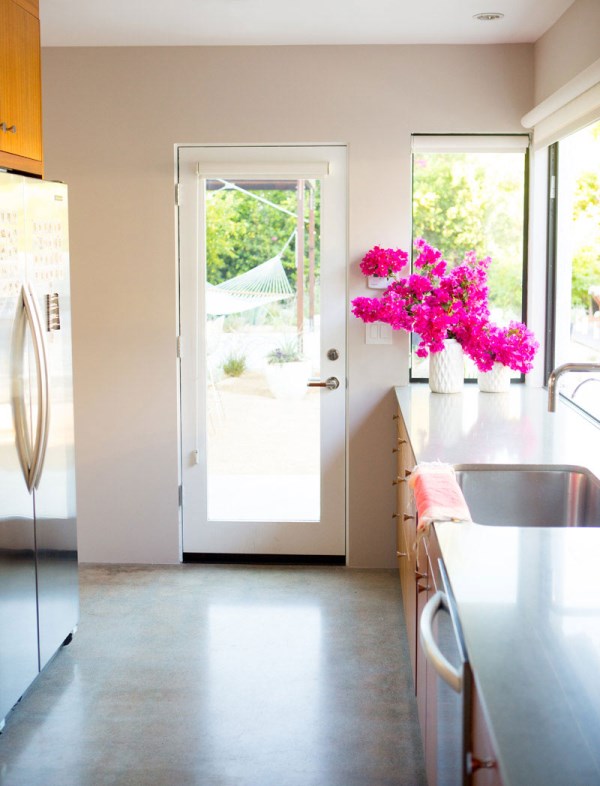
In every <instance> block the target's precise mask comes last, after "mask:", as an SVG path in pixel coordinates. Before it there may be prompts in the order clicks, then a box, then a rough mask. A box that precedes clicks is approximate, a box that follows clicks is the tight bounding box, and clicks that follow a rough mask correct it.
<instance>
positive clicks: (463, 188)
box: [413, 153, 524, 317]
mask: <svg viewBox="0 0 600 786" xmlns="http://www.w3.org/2000/svg"><path fill="white" fill-rule="evenodd" d="M523 173H524V168H523V157H522V156H516V155H515V156H508V155H506V154H497V155H490V154H476V153H451V154H450V153H428V154H417V155H415V159H414V165H413V237H424V238H425V239H426V240H427V241H428V242H429V243H431V244H432V245H434V246H436V247H437V248H439V249H440V250H441V251H442V252H443V254H444V256H445V258H446V259H447V260H448V261H449V262H451V263H453V264H458V263H459V262H460V261H461V260H462V258H463V257H464V254H465V253H466V252H467V251H471V250H474V251H475V252H476V254H477V255H478V256H480V257H481V256H490V257H491V258H492V265H491V266H490V268H489V273H488V280H489V289H490V302H491V304H492V306H495V307H496V308H499V309H502V310H503V311H504V313H505V315H506V316H508V317H519V316H520V314H521V303H522V293H521V289H522V270H523V267H522V266H523V213H524V194H523Z"/></svg>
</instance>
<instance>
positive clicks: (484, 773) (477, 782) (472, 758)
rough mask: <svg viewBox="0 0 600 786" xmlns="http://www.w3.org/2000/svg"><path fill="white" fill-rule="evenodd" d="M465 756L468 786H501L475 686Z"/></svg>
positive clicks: (485, 721) (474, 686)
mask: <svg viewBox="0 0 600 786" xmlns="http://www.w3.org/2000/svg"><path fill="white" fill-rule="evenodd" d="M469 748H470V752H469V754H468V755H467V772H468V775H469V781H468V783H469V784H470V786H502V778H501V777H500V771H499V769H498V765H497V760H496V752H495V751H494V746H493V744H492V740H491V737H490V733H489V730H488V725H487V720H486V717H485V713H484V710H483V707H482V705H481V702H480V700H479V696H478V695H477V686H476V684H475V685H473V695H472V700H471V744H470V746H469Z"/></svg>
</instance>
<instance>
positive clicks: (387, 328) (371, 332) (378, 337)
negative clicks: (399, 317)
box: [365, 322, 392, 344]
mask: <svg viewBox="0 0 600 786" xmlns="http://www.w3.org/2000/svg"><path fill="white" fill-rule="evenodd" d="M365 328H366V332H365V344H391V343H392V328H391V325H386V324H385V323H384V322H371V323H368V324H366V325H365Z"/></svg>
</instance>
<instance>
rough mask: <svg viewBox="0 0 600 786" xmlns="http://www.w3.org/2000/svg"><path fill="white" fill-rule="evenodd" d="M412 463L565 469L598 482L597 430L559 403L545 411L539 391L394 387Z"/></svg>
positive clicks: (522, 387)
mask: <svg viewBox="0 0 600 786" xmlns="http://www.w3.org/2000/svg"><path fill="white" fill-rule="evenodd" d="M396 397H397V399H398V402H399V404H400V407H401V409H402V415H403V418H404V422H405V424H406V428H407V431H408V433H409V434H410V438H411V444H412V447H413V451H414V453H415V457H416V459H417V461H437V460H439V461H445V462H448V463H449V464H570V465H575V466H585V467H587V468H588V469H590V470H591V471H592V472H593V473H594V474H595V475H597V476H598V477H600V430H599V429H598V427H597V426H595V425H594V424H593V423H591V422H590V421H589V420H587V419H586V418H585V417H583V416H582V415H581V414H580V413H579V412H577V411H576V410H575V409H574V408H573V407H572V406H570V405H569V404H566V403H565V402H564V401H558V403H557V407H556V409H557V411H556V412H555V413H551V412H548V394H547V392H546V391H545V390H543V389H542V388H529V387H526V386H525V385H511V388H510V391H509V392H508V393H480V392H479V390H478V388H477V385H465V388H464V392H463V393H453V394H444V395H442V394H440V393H432V392H431V391H430V390H429V386H428V385H423V384H414V385H408V386H407V387H399V388H396Z"/></svg>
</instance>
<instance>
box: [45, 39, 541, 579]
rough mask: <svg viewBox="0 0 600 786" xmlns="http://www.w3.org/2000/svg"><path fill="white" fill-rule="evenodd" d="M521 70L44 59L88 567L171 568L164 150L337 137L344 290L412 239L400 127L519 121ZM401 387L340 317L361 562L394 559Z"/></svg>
mask: <svg viewBox="0 0 600 786" xmlns="http://www.w3.org/2000/svg"><path fill="white" fill-rule="evenodd" d="M532 68H533V47H532V46H529V45H519V46H482V47H459V46H455V47H453V46H446V47H441V46H440V47H384V46H382V47H266V48H263V47H248V48H237V47H236V48H177V49H173V48H138V49H135V48H121V49H109V48H104V49H77V48H75V49H48V50H44V52H43V85H44V130H45V140H46V142H45V144H46V161H47V172H46V174H47V177H49V178H60V179H62V180H65V181H66V182H68V183H69V184H70V195H71V196H70V198H71V213H70V215H71V249H72V268H73V272H72V286H73V302H74V313H73V321H74V336H75V340H74V341H75V343H74V367H75V396H76V412H75V417H76V439H77V470H78V510H79V541H80V556H81V559H82V560H83V561H102V562H104V561H106V562H113V561H114V562H175V561H177V559H178V554H179V531H178V511H177V399H176V379H175V371H176V361H175V334H176V319H177V315H176V304H175V281H176V260H175V242H174V238H175V224H174V209H173V149H174V145H175V144H176V143H178V142H186V143H193V142H197V143H219V142H220V143H231V142H253V143H265V142H275V143H277V142H281V143H284V142H290V143H293V142H315V143H326V142H338V143H347V144H348V145H349V192H350V193H349V204H350V226H349V271H350V272H349V279H350V295H351V297H354V296H357V295H360V294H365V293H366V290H365V288H364V280H363V278H362V277H361V276H360V274H359V272H358V269H357V265H358V261H359V260H360V258H361V257H362V255H363V254H364V253H365V251H366V250H367V249H368V248H370V247H371V246H372V245H374V244H376V243H378V244H390V245H401V246H403V247H407V245H408V242H409V237H410V134H411V132H414V131H421V132H425V131H429V132H521V131H522V128H521V126H520V122H519V119H520V117H521V116H522V115H523V114H524V113H525V112H526V111H528V110H529V109H530V108H531V107H532V105H533V72H532ZM406 381H407V342H406V337H405V336H403V335H398V336H396V337H395V344H394V346H392V347H388V346H366V345H365V344H364V325H362V323H359V322H358V321H356V320H354V319H350V321H349V431H350V478H349V483H350V487H349V496H350V500H349V555H350V564H352V565H355V566H371V567H375V566H392V565H394V564H395V557H394V555H395V545H394V524H393V522H392V518H391V514H392V512H393V504H394V498H393V490H392V486H391V482H390V481H391V478H392V476H393V467H394V463H393V458H392V453H391V449H392V446H393V430H392V421H391V416H392V414H393V410H394V398H393V395H392V393H391V392H390V391H391V388H392V386H393V385H397V384H402V383H405V382H406ZM440 458H443V457H440Z"/></svg>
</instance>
